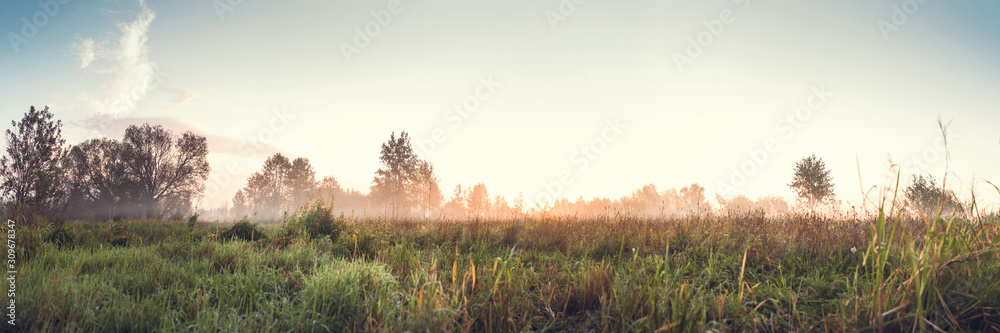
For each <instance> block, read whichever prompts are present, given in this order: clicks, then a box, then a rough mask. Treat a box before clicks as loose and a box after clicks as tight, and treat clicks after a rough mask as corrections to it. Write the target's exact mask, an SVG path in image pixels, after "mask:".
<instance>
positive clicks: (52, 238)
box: [45, 225, 73, 249]
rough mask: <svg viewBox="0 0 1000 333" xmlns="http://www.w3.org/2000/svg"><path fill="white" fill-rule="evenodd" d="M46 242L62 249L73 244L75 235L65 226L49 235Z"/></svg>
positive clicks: (53, 230)
mask: <svg viewBox="0 0 1000 333" xmlns="http://www.w3.org/2000/svg"><path fill="white" fill-rule="evenodd" d="M45 242H47V243H52V244H55V245H56V246H58V247H59V249H62V247H63V245H70V244H73V234H71V233H70V232H69V228H66V226H65V225H61V226H59V227H57V228H55V229H52V231H51V232H49V234H48V235H46V236H45Z"/></svg>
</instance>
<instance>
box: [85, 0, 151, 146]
mask: <svg viewBox="0 0 1000 333" xmlns="http://www.w3.org/2000/svg"><path fill="white" fill-rule="evenodd" d="M139 7H140V10H139V13H138V16H137V17H136V18H135V20H133V21H131V22H123V23H119V24H118V29H119V30H120V32H121V35H120V36H119V37H118V39H117V40H114V41H113V40H103V41H100V42H95V41H94V40H93V39H91V38H82V39H79V42H78V43H75V44H74V45H73V47H74V48H75V49H76V51H77V56H78V57H79V60H80V68H81V69H88V70H89V71H90V72H93V73H97V74H104V75H108V76H109V77H108V79H107V80H106V81H105V82H104V84H103V85H102V88H103V89H102V93H101V94H99V96H95V95H92V94H87V93H84V94H79V95H77V99H78V104H80V105H83V106H84V107H85V108H86V109H88V111H89V112H90V113H91V114H92V117H93V118H94V119H91V120H96V121H84V122H83V123H87V124H102V123H107V122H106V121H103V119H104V118H106V117H111V118H121V117H124V116H126V115H127V114H129V113H131V112H132V111H134V110H135V108H136V107H137V106H138V104H139V103H140V102H141V101H142V100H144V99H145V98H146V96H147V94H148V93H149V92H150V91H151V90H153V89H154V88H155V87H156V86H157V85H158V84H159V82H160V81H162V73H160V72H159V69H158V68H157V65H156V63H155V62H153V61H152V60H151V59H150V57H149V47H148V45H147V42H148V41H149V29H150V26H151V24H152V22H153V20H154V19H155V18H156V13H155V12H153V11H152V10H151V9H149V7H147V6H146V2H145V1H143V0H140V1H139ZM89 129H90V130H92V131H96V132H97V133H95V134H97V135H106V134H107V132H108V130H109V128H105V127H102V126H98V127H89Z"/></svg>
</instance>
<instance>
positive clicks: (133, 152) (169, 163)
mask: <svg viewBox="0 0 1000 333" xmlns="http://www.w3.org/2000/svg"><path fill="white" fill-rule="evenodd" d="M122 143H123V145H124V153H123V159H124V160H125V162H126V164H127V165H128V167H129V174H130V175H131V176H132V177H134V179H135V181H136V182H137V183H138V184H137V191H136V193H135V197H136V199H137V201H138V204H139V206H140V211H141V212H142V215H145V216H149V215H153V214H161V213H163V212H164V211H166V210H175V209H176V208H178V207H175V206H176V205H178V204H179V203H184V202H186V205H187V206H188V207H186V208H187V209H189V208H190V204H191V200H192V199H193V198H195V197H198V196H200V195H201V194H202V193H203V192H204V190H205V180H207V179H208V173H209V171H211V168H210V167H209V165H208V143H207V142H206V140H205V137H204V136H201V135H196V134H194V133H192V132H190V131H188V132H184V133H183V134H181V136H180V137H175V136H174V135H173V133H172V132H171V131H169V130H166V129H164V128H163V126H160V125H156V126H152V125H150V124H148V123H147V124H143V125H142V126H136V125H132V126H129V127H128V128H126V129H125V137H124V138H123V139H122ZM182 208H184V207H182Z"/></svg>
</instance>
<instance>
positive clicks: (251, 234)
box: [219, 216, 267, 241]
mask: <svg viewBox="0 0 1000 333" xmlns="http://www.w3.org/2000/svg"><path fill="white" fill-rule="evenodd" d="M234 238H235V239H238V240H249V241H255V240H262V239H267V235H265V234H264V232H263V231H261V230H260V229H258V228H257V225H256V224H253V223H250V219H249V218H247V217H245V216H244V217H243V219H242V220H239V221H237V222H236V223H235V224H233V226H232V227H229V228H228V229H226V230H225V231H223V232H222V233H221V234H219V239H221V240H224V241H229V240H233V239H234Z"/></svg>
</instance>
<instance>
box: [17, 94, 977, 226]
mask: <svg viewBox="0 0 1000 333" xmlns="http://www.w3.org/2000/svg"><path fill="white" fill-rule="evenodd" d="M11 125H12V126H13V129H8V130H7V131H6V135H5V138H6V143H7V147H6V150H5V152H4V153H5V154H4V155H3V156H2V157H0V179H2V180H3V182H2V184H0V192H2V193H0V195H2V198H3V202H4V207H6V208H7V212H8V215H10V214H15V215H12V216H21V217H32V216H39V217H46V218H49V219H55V220H61V219H86V220H95V219H96V220H102V219H120V218H169V219H181V218H184V217H185V216H188V215H190V214H192V213H194V212H195V208H194V206H193V205H194V204H195V203H197V202H198V201H200V199H201V196H202V195H203V193H204V190H205V181H206V180H207V178H208V175H209V172H210V171H211V167H210V166H209V163H208V160H207V156H208V144H207V142H206V139H205V136H202V135H197V134H195V133H193V132H190V131H187V132H184V133H180V134H175V133H174V132H172V131H170V130H167V129H164V128H163V127H162V126H160V125H151V124H148V123H146V124H142V125H131V126H129V127H128V128H127V129H126V130H125V133H124V135H123V136H122V138H121V139H111V138H95V139H90V140H86V141H84V142H81V143H79V144H76V145H67V144H66V140H65V139H63V138H62V121H60V120H55V119H54V116H53V114H52V113H51V112H50V111H49V109H48V107H45V108H44V109H40V110H39V109H36V108H35V107H31V108H30V109H29V110H28V112H27V113H25V114H24V116H23V118H22V119H21V120H20V121H12V122H11ZM379 161H380V162H381V167H380V168H379V169H378V170H377V171H376V172H375V175H374V177H373V178H372V183H371V186H370V188H369V191H368V193H367V194H366V193H361V192H359V191H356V190H349V189H343V188H341V186H340V184H339V183H338V182H337V180H336V178H334V177H332V176H327V177H324V178H323V179H321V180H317V179H316V171H315V170H314V168H313V167H312V165H311V164H310V162H309V159H307V158H305V157H297V158H294V159H290V158H288V157H286V156H284V155H283V154H281V153H277V154H274V155H273V156H270V157H269V158H268V159H267V160H266V161H265V162H264V165H263V166H262V168H261V169H260V170H259V171H257V172H254V173H253V174H251V175H250V177H248V178H247V182H246V185H245V186H244V187H243V188H241V189H240V190H238V191H237V192H236V194H235V195H234V196H233V198H232V201H231V203H232V205H231V207H228V206H227V207H221V208H215V209H211V210H208V211H210V212H215V213H218V215H220V216H225V217H227V218H240V217H243V216H248V217H251V218H253V219H255V220H258V221H280V220H282V219H283V218H284V216H286V214H290V213H294V212H295V211H296V210H298V209H299V208H301V207H304V206H306V205H308V204H310V203H311V202H313V201H316V200H319V201H322V202H324V203H325V204H329V205H332V206H333V207H334V209H335V210H336V211H339V212H340V213H351V214H361V215H378V216H389V217H396V218H431V217H434V218H437V217H460V218H468V217H482V218H491V217H492V218H509V217H514V216H518V215H523V214H526V213H528V212H529V211H531V212H535V213H551V214H565V215H585V216H586V215H611V214H619V213H627V214H633V215H639V216H652V217H656V216H669V215H678V214H701V213H707V212H713V211H722V212H730V213H732V212H746V211H749V210H765V211H768V212H777V213H784V212H787V211H788V210H789V205H788V204H787V203H786V202H785V201H784V200H783V199H781V198H780V197H774V196H770V197H765V198H761V199H758V200H756V201H755V200H750V199H748V198H746V197H743V196H737V197H735V198H724V197H721V196H717V200H718V202H719V204H720V207H718V209H716V210H713V207H712V206H711V205H710V204H709V202H708V201H707V200H706V199H705V188H704V187H702V186H700V185H698V184H692V185H690V186H687V187H684V188H681V189H680V190H676V189H669V190H665V191H662V192H661V191H659V190H657V188H656V186H654V185H652V184H650V185H646V186H644V187H642V188H640V189H638V190H636V191H635V192H633V193H631V194H629V195H626V196H624V197H622V198H620V199H618V200H611V199H607V198H594V199H592V200H583V198H579V199H577V200H576V201H570V200H568V199H559V200H557V201H556V202H554V203H552V204H551V205H549V204H547V205H546V206H543V207H535V208H534V209H526V207H524V196H523V195H519V196H518V197H517V198H515V199H514V200H513V202H512V203H510V202H508V201H507V200H506V198H504V197H503V196H501V195H496V196H492V197H491V196H490V194H489V192H488V190H487V189H486V185H484V184H482V183H479V184H475V185H473V186H468V187H465V188H463V187H462V185H458V186H456V188H455V189H454V191H453V192H452V195H451V197H450V198H449V200H448V201H445V198H444V195H443V194H442V192H441V189H440V187H439V181H440V180H439V178H438V177H437V175H436V173H435V171H434V166H433V164H431V163H430V162H428V161H425V160H422V159H420V158H418V157H417V155H416V154H415V153H414V150H413V147H412V145H411V142H410V137H409V135H408V134H407V133H406V132H401V133H400V134H399V135H398V136H397V135H396V133H392V134H390V136H389V139H388V141H386V142H385V143H383V144H382V145H381V154H380V157H379ZM788 186H789V188H791V189H792V190H793V191H795V193H796V194H797V196H798V198H799V200H800V203H801V204H802V205H803V206H805V207H816V206H817V205H821V204H829V203H834V202H835V201H836V200H835V196H834V194H833V178H832V176H831V171H830V170H829V169H827V168H826V165H825V163H824V162H823V160H822V159H821V158H819V157H816V156H815V155H812V156H808V157H805V158H803V159H802V160H800V161H799V162H798V163H796V166H795V169H794V174H793V178H792V182H791V183H789V184H788ZM904 194H905V197H906V203H907V204H908V207H910V209H911V211H913V212H915V213H924V214H929V213H932V212H934V213H936V212H942V213H950V212H955V211H960V210H961V205H960V204H959V202H958V199H957V196H956V195H955V194H954V193H953V192H951V191H947V190H945V189H944V188H942V187H940V186H938V185H937V184H936V183H935V180H934V178H933V177H930V176H928V177H924V176H923V175H914V178H913V181H912V182H911V184H910V185H909V186H908V187H907V188H906V190H905V191H904ZM935 210H936V211H935Z"/></svg>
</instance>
